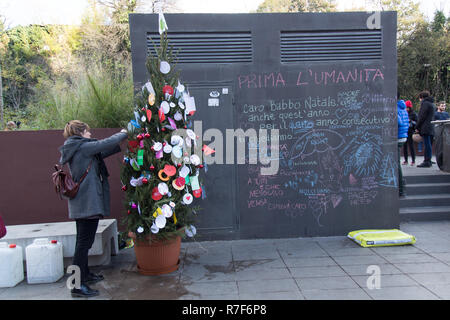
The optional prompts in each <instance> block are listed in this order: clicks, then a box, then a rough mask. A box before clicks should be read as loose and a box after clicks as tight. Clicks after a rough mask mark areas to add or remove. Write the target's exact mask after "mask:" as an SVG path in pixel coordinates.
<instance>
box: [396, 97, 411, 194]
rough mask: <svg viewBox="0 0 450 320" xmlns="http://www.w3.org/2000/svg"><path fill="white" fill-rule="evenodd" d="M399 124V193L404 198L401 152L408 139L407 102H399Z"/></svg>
mask: <svg viewBox="0 0 450 320" xmlns="http://www.w3.org/2000/svg"><path fill="white" fill-rule="evenodd" d="M397 123H398V140H397V141H398V193H399V196H400V197H404V196H405V195H406V193H405V190H404V188H405V182H404V180H403V172H402V166H401V164H400V151H401V150H402V148H403V145H404V144H405V142H406V140H407V138H408V128H409V116H408V112H407V111H406V104H405V101H403V100H399V101H398V102H397Z"/></svg>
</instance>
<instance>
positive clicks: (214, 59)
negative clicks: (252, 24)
mask: <svg viewBox="0 0 450 320" xmlns="http://www.w3.org/2000/svg"><path fill="white" fill-rule="evenodd" d="M167 37H168V39H169V47H172V48H173V52H174V53H175V54H176V56H177V62H178V63H202V64H205V63H214V64H215V63H251V62H252V56H253V55H252V53H253V50H252V35H251V33H250V32H172V33H170V32H168V33H167ZM160 41H161V39H160V35H159V33H148V34H147V48H148V53H149V54H156V53H155V47H154V46H155V45H156V46H159V44H160Z"/></svg>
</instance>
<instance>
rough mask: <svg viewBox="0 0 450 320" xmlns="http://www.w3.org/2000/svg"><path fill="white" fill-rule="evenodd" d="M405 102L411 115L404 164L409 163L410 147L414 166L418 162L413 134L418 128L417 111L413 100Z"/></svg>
mask: <svg viewBox="0 0 450 320" xmlns="http://www.w3.org/2000/svg"><path fill="white" fill-rule="evenodd" d="M405 104H406V111H407V112H408V117H409V128H408V138H407V140H406V143H405V144H404V145H403V156H404V158H405V161H403V164H404V165H407V164H408V148H409V153H410V155H411V160H412V161H411V165H412V166H414V165H415V164H416V153H415V151H414V141H413V138H412V135H413V133H414V131H415V130H416V124H417V113H416V112H415V111H414V110H413V105H412V102H411V100H408V101H406V102H405Z"/></svg>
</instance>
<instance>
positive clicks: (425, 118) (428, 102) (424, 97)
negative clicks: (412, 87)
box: [416, 91, 435, 168]
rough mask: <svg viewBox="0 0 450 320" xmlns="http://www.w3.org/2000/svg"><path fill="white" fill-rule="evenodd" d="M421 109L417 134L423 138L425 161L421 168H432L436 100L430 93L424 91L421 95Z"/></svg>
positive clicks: (420, 165)
mask: <svg viewBox="0 0 450 320" xmlns="http://www.w3.org/2000/svg"><path fill="white" fill-rule="evenodd" d="M419 100H420V109H419V116H418V120H417V126H416V132H417V133H419V134H420V135H421V136H422V138H423V144H424V146H425V150H424V161H423V162H422V163H421V164H419V165H418V166H417V167H419V168H430V167H431V166H432V162H431V156H432V149H431V143H432V139H433V137H434V124H432V123H431V121H432V120H433V119H434V110H435V108H434V99H433V97H431V96H430V92H429V91H422V92H421V93H419Z"/></svg>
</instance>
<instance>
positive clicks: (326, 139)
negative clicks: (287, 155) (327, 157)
mask: <svg viewBox="0 0 450 320" xmlns="http://www.w3.org/2000/svg"><path fill="white" fill-rule="evenodd" d="M343 144H344V137H343V136H342V135H341V134H339V133H337V132H336V131H333V130H328V129H314V130H311V131H309V132H308V133H305V134H304V135H302V136H301V137H300V138H298V139H297V141H296V142H295V143H294V145H293V147H292V149H291V160H294V159H297V158H299V157H306V156H309V155H312V154H314V153H316V152H319V153H320V152H325V151H327V150H329V149H331V150H336V149H338V148H339V147H341V146H342V145H343Z"/></svg>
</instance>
